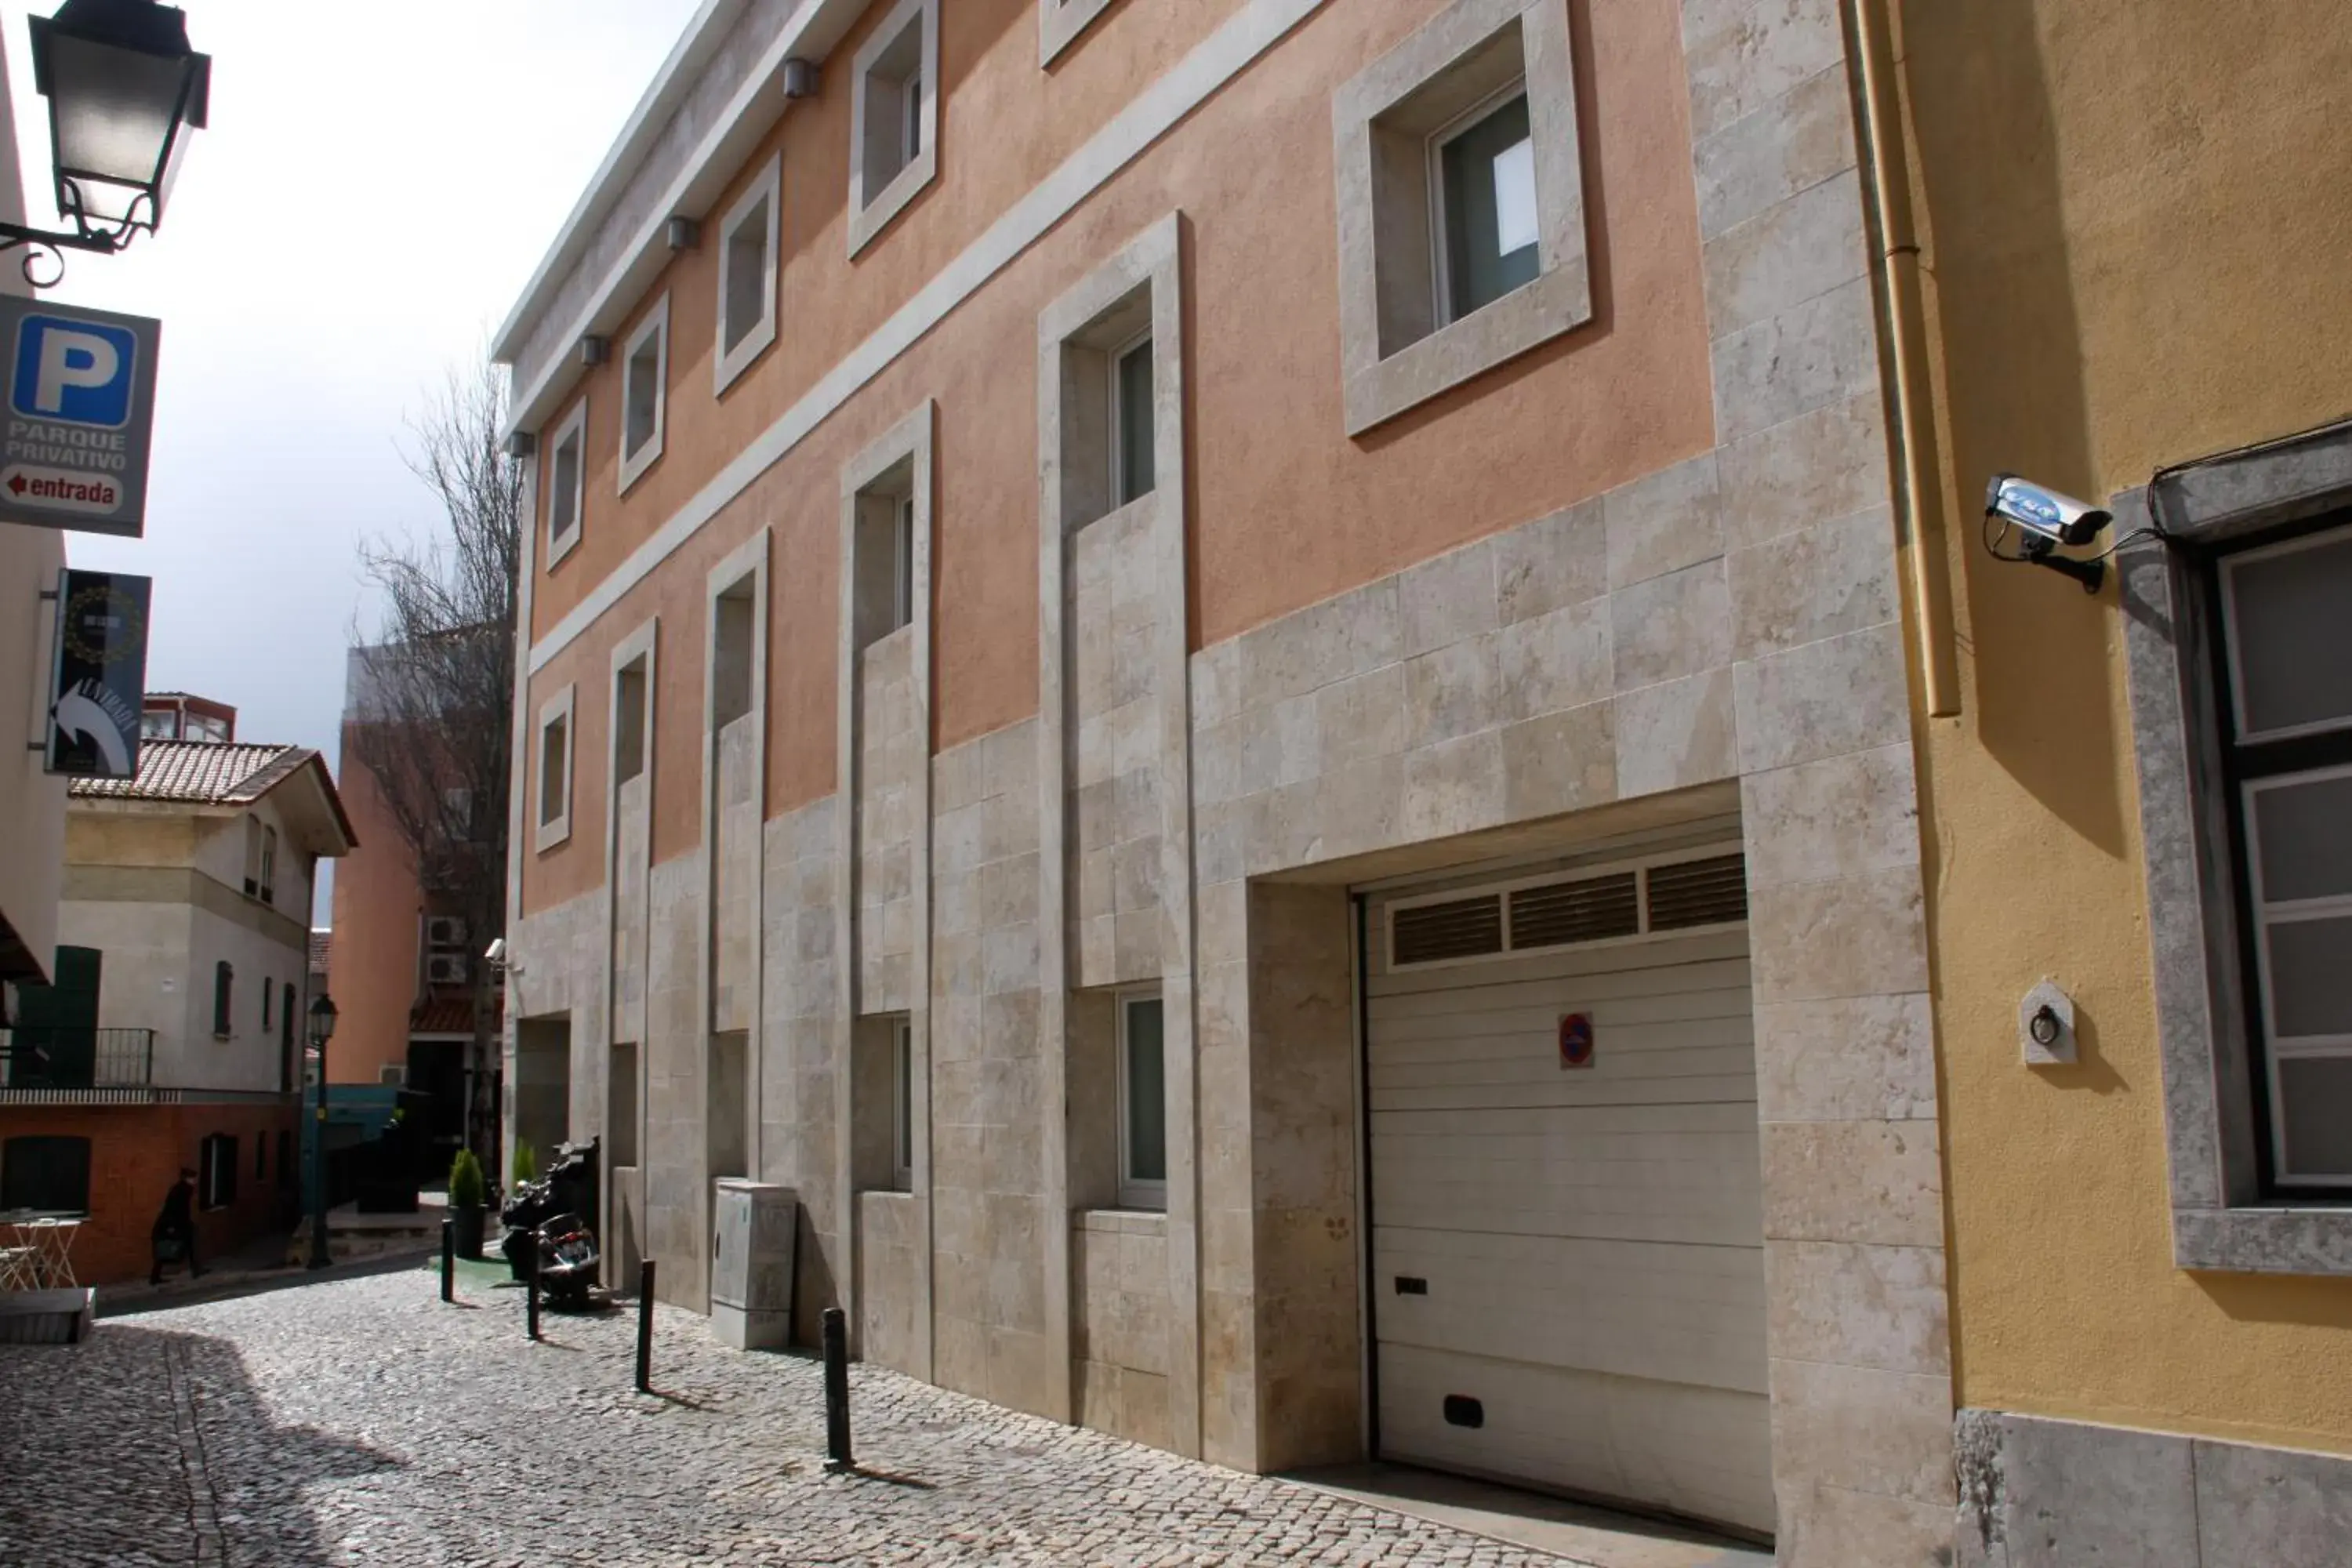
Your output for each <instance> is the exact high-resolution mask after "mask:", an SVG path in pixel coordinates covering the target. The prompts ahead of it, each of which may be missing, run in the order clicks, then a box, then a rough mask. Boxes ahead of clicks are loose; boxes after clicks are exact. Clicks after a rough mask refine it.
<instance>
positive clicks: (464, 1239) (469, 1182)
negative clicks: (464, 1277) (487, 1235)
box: [449, 1149, 485, 1258]
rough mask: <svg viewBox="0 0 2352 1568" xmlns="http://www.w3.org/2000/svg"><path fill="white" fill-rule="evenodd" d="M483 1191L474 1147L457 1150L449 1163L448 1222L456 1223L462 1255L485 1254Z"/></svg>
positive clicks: (479, 1166) (457, 1238)
mask: <svg viewBox="0 0 2352 1568" xmlns="http://www.w3.org/2000/svg"><path fill="white" fill-rule="evenodd" d="M484 1195H485V1194H484V1189H483V1184H482V1163H481V1162H480V1161H479V1160H477V1159H476V1158H474V1152H473V1151H472V1150H471V1149H460V1150H458V1151H457V1159H456V1160H455V1161H454V1162H453V1163H451V1164H450V1166H449V1223H450V1224H451V1225H452V1226H455V1227H456V1232H455V1235H454V1237H452V1239H453V1240H454V1241H455V1242H456V1243H457V1256H458V1257H460V1258H480V1257H481V1256H482V1215H483V1212H484V1211H483V1206H482V1203H483V1197H484Z"/></svg>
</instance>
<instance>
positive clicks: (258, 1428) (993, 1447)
mask: <svg viewBox="0 0 2352 1568" xmlns="http://www.w3.org/2000/svg"><path fill="white" fill-rule="evenodd" d="M467 1294H468V1298H469V1300H470V1301H471V1303H472V1304H471V1305H469V1306H466V1307H454V1308H453V1307H446V1306H444V1305H442V1304H441V1302H440V1301H439V1300H438V1299H437V1296H436V1280H435V1278H434V1276H433V1274H431V1273H430V1272H428V1271H425V1270H414V1271H405V1272H402V1273H398V1274H387V1275H382V1276H378V1277H375V1278H363V1279H341V1280H330V1281H322V1282H320V1283H318V1284H316V1285H311V1286H308V1287H305V1288H302V1289H292V1290H281V1291H278V1292H275V1293H272V1294H268V1295H263V1296H255V1297H249V1298H247V1299H244V1300H235V1301H225V1302H215V1303H210V1304H206V1305H203V1306H196V1307H190V1308H186V1309H182V1310H169V1311H158V1312H152V1313H149V1314H146V1315H144V1316H142V1317H139V1318H136V1319H128V1320H121V1321H109V1322H105V1323H102V1324H101V1325H100V1328H99V1331H98V1332H97V1333H96V1335H95V1336H94V1337H93V1338H92V1339H91V1340H89V1342H86V1343H84V1344H82V1345H80V1346H78V1347H73V1348H71V1349H54V1350H52V1349H45V1348H33V1347H16V1346H0V1454H5V1455H7V1456H8V1468H9V1471H10V1475H9V1479H8V1481H7V1484H6V1485H5V1487H0V1564H5V1565H7V1568H19V1565H22V1568H100V1565H104V1568H118V1565H121V1568H139V1565H144V1564H164V1563H175V1564H176V1563H204V1564H214V1563H218V1564H224V1565H227V1564H250V1565H254V1568H311V1565H316V1564H343V1563H388V1564H398V1565H408V1564H418V1565H424V1564H433V1565H444V1564H446V1565H450V1568H460V1565H462V1568H476V1565H484V1568H489V1565H495V1568H506V1565H509V1564H515V1565H521V1564H526V1563H527V1564H530V1565H531V1568H540V1565H542V1564H559V1563H560V1564H593V1565H596V1568H605V1565H623V1564H627V1565H635V1564H707V1565H730V1568H731V1565H734V1564H745V1563H762V1564H767V1563H774V1564H793V1565H794V1568H801V1565H809V1568H814V1565H821V1564H855V1563H916V1564H935V1563H938V1564H945V1563H956V1564H963V1563H1007V1564H1045V1563H1053V1564H1062V1563H1076V1564H1146V1563H1150V1564H1158V1563H1171V1564H1199V1565H1202V1568H1208V1565H1211V1564H1230V1565H1240V1564H1255V1563H1293V1564H1295V1563H1325V1564H1351V1565H1353V1564H1365V1565H1370V1564H1406V1563H1415V1564H1446V1565H1449V1568H1451V1565H1455V1564H1472V1565H1476V1568H1535V1565H1537V1564H1543V1563H1557V1562H1559V1559H1555V1558H1551V1557H1547V1556H1543V1555H1541V1554H1538V1553H1535V1552H1527V1551H1523V1550H1520V1549H1518V1548H1515V1547H1509V1546H1504V1545H1501V1544H1498V1543H1496V1542H1491V1541H1487V1540H1485V1539H1482V1538H1480V1537H1477V1536H1473V1535H1469V1534H1465V1533H1463V1532H1461V1531H1454V1530H1450V1529H1447V1528H1445V1527H1444V1526H1442V1525H1434V1524H1429V1523H1425V1522H1422V1521H1413V1520H1407V1519H1404V1518H1402V1517H1399V1516H1396V1515H1393V1514H1390V1513H1386V1512H1383V1511H1381V1510H1377V1509H1374V1508H1370V1507H1366V1506H1363V1505H1361V1504H1360V1503H1356V1502H1352V1501H1349V1500H1346V1499H1343V1498H1339V1497H1335V1496H1333V1495H1330V1494H1328V1493H1326V1492H1320V1491H1317V1490H1314V1489H1308V1488H1305V1487H1299V1486H1296V1485H1292V1484H1289V1483H1286V1482H1283V1481H1277V1480H1271V1479H1257V1478H1253V1477H1249V1476H1244V1475H1239V1474H1236V1473H1235V1472H1233V1471H1230V1470H1224V1469H1220V1468H1216V1467H1214V1466H1211V1465H1203V1464H1199V1463H1195V1462H1192V1461H1189V1460H1184V1459H1180V1458H1175V1457H1174V1456H1172V1455H1169V1454H1163V1453H1160V1452H1159V1451H1157V1450H1155V1449H1150V1448H1145V1447H1137V1446H1135V1445H1133V1444H1129V1443H1123V1442H1120V1441H1118V1440H1117V1439H1114V1438H1111V1437H1107V1436H1102V1435H1100V1434H1098V1433H1093V1432H1087V1431H1082V1430H1078V1429H1076V1428H1071V1427H1066V1426H1058V1425H1056V1424H1055V1423H1052V1422H1048V1421H1043V1420H1039V1419H1036V1418H1034V1417H1032V1416H1026V1415H1016V1414H1014V1413H1013V1412H1009V1411H1005V1410H1001V1409H998V1408H997V1407H995V1406H993V1405H986V1404H983V1403H982V1402H980V1401H977V1400H971V1399H966V1398H962V1397H961V1396H959V1395H955V1394H946V1393H943V1392H941V1391H940V1390H938V1389H934V1388H930V1387H928V1386H926V1385H924V1384H919V1383H916V1382H914V1381H912V1380H910V1379H908V1378H904V1377H900V1376H898V1375H896V1374H895V1373H887V1372H883V1371H879V1370H877V1369H872V1368H866V1367H857V1368H854V1369H853V1371H852V1388H853V1400H854V1408H855V1412H856V1426H857V1451H858V1458H859V1459H860V1461H861V1462H862V1464H863V1465H864V1467H866V1471H867V1472H868V1473H866V1474H862V1475H855V1476H833V1475H828V1474H826V1473H825V1472H824V1467H823V1453H824V1405H823V1394H822V1375H821V1369H820V1367H819V1366H818V1364H817V1363H815V1362H814V1360H811V1359H806V1358H803V1357H799V1356H782V1355H743V1354H739V1353H737V1352H730V1351H727V1350H724V1349H721V1348H719V1346H717V1345H715V1344H713V1343H712V1342H710V1339H709V1328H708V1325H707V1324H706V1323H705V1321H703V1320H702V1319H700V1318H698V1317H695V1316H693V1315H691V1314H688V1313H684V1312H677V1311H672V1310H663V1311H662V1312H661V1313H660V1314H659V1315H658V1318H657V1321H656V1376H655V1382H656V1385H657V1386H658V1387H659V1388H661V1389H662V1390H664V1391H665V1393H666V1394H667V1397H660V1398H654V1397H647V1396H645V1395H641V1394H636V1393H635V1391H634V1390H633V1389H632V1388H631V1386H630V1378H631V1373H632V1364H633V1359H634V1356H635V1317H634V1314H633V1313H629V1312H616V1313H613V1314H609V1315H607V1316H604V1317H601V1318H593V1319H582V1318H562V1317H556V1316H553V1315H550V1316H549V1317H547V1318H546V1320H545V1328H546V1333H547V1342H546V1343H543V1344H539V1345H533V1344H531V1343H530V1342H527V1341H526V1340H525V1339H524V1337H523V1333H522V1321H521V1318H522V1311H521V1303H520V1295H519V1293H518V1292H514V1291H500V1290H487V1289H470V1290H468V1292H467Z"/></svg>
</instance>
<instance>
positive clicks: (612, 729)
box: [604, 616, 661, 811]
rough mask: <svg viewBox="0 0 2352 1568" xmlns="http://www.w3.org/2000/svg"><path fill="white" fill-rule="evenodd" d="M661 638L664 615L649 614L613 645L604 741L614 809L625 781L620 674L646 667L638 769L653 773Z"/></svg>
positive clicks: (615, 809)
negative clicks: (609, 708)
mask: <svg viewBox="0 0 2352 1568" xmlns="http://www.w3.org/2000/svg"><path fill="white" fill-rule="evenodd" d="M660 637H661V617H660V616H647V617H646V620H645V622H644V623H643V624H642V625H640V626H638V627H637V628H636V629H635V631H633V632H631V633H629V634H628V636H626V637H623V638H622V639H621V640H620V641H619V642H617V643H615V644H614V645H613V658H612V666H613V668H612V682H611V686H610V690H609V696H610V700H611V713H610V716H609V721H608V722H607V724H606V726H605V733H604V742H605V752H606V756H605V762H606V763H607V765H608V766H609V767H610V768H611V770H612V779H613V786H614V787H613V791H612V798H613V800H614V803H615V805H614V811H617V810H618V805H617V803H618V801H619V799H620V786H621V784H624V783H625V782H626V781H625V780H624V779H623V778H622V777H621V675H622V672H623V671H625V670H626V669H627V668H629V667H630V666H631V665H633V664H637V663H640V662H642V663H643V664H644V666H645V705H646V711H645V716H644V720H643V721H642V723H641V725H640V733H639V737H638V745H639V748H640V751H641V752H642V756H641V759H640V763H639V768H638V772H639V773H651V772H652V771H653V765H654V757H655V755H656V752H655V750H654V717H655V710H656V709H657V708H658V707H659V706H660V704H659V703H657V702H656V700H655V693H656V689H657V688H656V686H655V684H654V682H655V679H656V668H655V665H656V658H657V657H658V647H659V642H660ZM630 776H631V777H632V778H635V777H636V776H637V774H634V773H633V774H631V775H630Z"/></svg>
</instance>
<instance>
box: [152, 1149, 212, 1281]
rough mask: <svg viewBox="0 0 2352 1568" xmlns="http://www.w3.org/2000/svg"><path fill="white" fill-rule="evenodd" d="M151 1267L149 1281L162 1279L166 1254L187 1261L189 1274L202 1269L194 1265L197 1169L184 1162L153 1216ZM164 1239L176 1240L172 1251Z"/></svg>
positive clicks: (168, 1240) (193, 1276)
mask: <svg viewBox="0 0 2352 1568" xmlns="http://www.w3.org/2000/svg"><path fill="white" fill-rule="evenodd" d="M153 1242H154V1258H155V1263H154V1268H153V1269H152V1271H151V1272H150V1273H149V1274H148V1276H147V1283H148V1284H150V1285H161V1284H162V1283H163V1264H164V1261H165V1259H166V1258H167V1257H177V1258H181V1259H183V1260H184V1261H185V1262H186V1264H187V1266H188V1278H189V1279H195V1278H197V1277H198V1276H200V1275H202V1274H203V1273H204V1270H203V1269H202V1268H198V1267H197V1265H196V1173H194V1171H191V1170H189V1169H188V1168H187V1167H186V1166H184V1165H183V1166H181V1167H180V1179H179V1180H178V1181H176V1182H174V1183H173V1184H172V1190H171V1191H170V1192H168V1193H166V1194H163V1213H161V1214H159V1215H156V1216H155V1229H154V1233H153ZM166 1243H173V1244H175V1245H174V1246H173V1251H172V1252H171V1253H169V1254H167V1253H166V1252H165V1251H164V1246H165V1244H166Z"/></svg>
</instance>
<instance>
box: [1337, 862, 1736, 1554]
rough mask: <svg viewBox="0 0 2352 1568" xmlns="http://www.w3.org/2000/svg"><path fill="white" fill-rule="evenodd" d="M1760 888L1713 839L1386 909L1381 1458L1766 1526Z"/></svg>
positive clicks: (1377, 1071)
mask: <svg viewBox="0 0 2352 1568" xmlns="http://www.w3.org/2000/svg"><path fill="white" fill-rule="evenodd" d="M1743 889H1744V872H1743V868H1742V867H1741V864H1740V861H1739V858H1738V856H1737V855H1736V854H1732V855H1727V854H1726V853H1725V852H1724V851H1723V850H1722V849H1720V848H1718V849H1716V850H1714V851H1712V852H1709V853H1706V854H1704V855H1702V856H1700V857H1698V858H1687V857H1686V858H1682V859H1679V860H1675V861H1671V862H1666V863H1662V864H1656V865H1646V866H1633V867H1619V868H1606V869H1604V870H1601V871H1592V870H1584V871H1579V872H1576V873H1574V874H1572V875H1570V874H1566V873H1560V874H1555V875H1554V876H1552V877H1550V878H1549V879H1534V880H1530V881H1524V882H1521V883H1518V884H1516V885H1506V886H1504V887H1501V888H1483V889H1472V890H1468V891H1463V890H1454V891H1448V892H1444V893H1439V894H1431V895H1423V896H1420V897H1416V898H1399V899H1396V900H1388V901H1385V902H1375V903H1374V904H1373V906H1372V910H1371V916H1372V926H1371V931H1372V935H1373V940H1372V941H1371V942H1369V943H1368V946H1369V947H1370V965H1369V972H1368V973H1367V975H1366V988H1367V993H1368V994H1367V999H1366V1000H1367V1007H1366V1017H1367V1023H1368V1025H1369V1033H1370V1116H1371V1166H1372V1184H1371V1188H1372V1215H1371V1219H1372V1281H1371V1285H1372V1290H1373V1293H1374V1294H1373V1313H1374V1331H1375V1338H1376V1343H1377V1352H1376V1353H1377V1357H1378V1360H1377V1373H1378V1381H1379V1413H1380V1443H1381V1452H1382V1454H1383V1456H1384V1457H1386V1458H1392V1459H1401V1460H1408V1461H1414V1462H1419V1463H1423V1464H1428V1465H1433V1466H1437V1467H1440V1468H1448V1469H1455V1470H1461V1471H1465V1472H1469V1473H1474V1474H1478V1475H1484V1476H1489V1477H1496V1478H1501V1479H1516V1480H1523V1481H1527V1482H1529V1483H1532V1484H1535V1485H1538V1486H1541V1487H1546V1488H1551V1489H1560V1490H1565V1491H1570V1492H1574V1493H1580V1494H1585V1495H1590V1496H1593V1497H1598V1498H1603V1499H1612V1500H1622V1501H1625V1502H1629V1503H1633V1504H1637V1505H1641V1506H1644V1507H1649V1508H1657V1509H1664V1510H1672V1511H1674V1512H1677V1513H1681V1514H1686V1515H1689V1516H1692V1517H1694V1518H1698V1519H1705V1520H1713V1521H1721V1522H1724V1523H1728V1524H1734V1525H1738V1526H1741V1527H1744V1528H1746V1529H1748V1530H1754V1531H1767V1532H1769V1531H1771V1530H1772V1528H1773V1521H1774V1511H1773V1504H1772V1468H1771V1423H1770V1417H1769V1405H1768V1402H1767V1397H1766V1384H1765V1354H1764V1263H1763V1218H1762V1208H1761V1177H1760V1172H1759V1158H1758V1146H1757V1117H1756V1052H1755V1037H1754V1027H1753V1020H1752V1009H1751V1005H1750V999H1749V991H1748V933H1747V928H1746V924H1745V920H1746V902H1745V895H1744V890H1743ZM1578 1018H1581V1019H1583V1020H1586V1021H1589V1024H1590V1034H1591V1065H1590V1066H1583V1067H1578V1066H1569V1065H1564V1063H1565V1062H1568V1061H1570V1060H1572V1059H1573V1058H1576V1057H1577V1056H1578V1055H1579V1054H1580V1053H1579V1052H1578V1050H1577V1048H1576V1047H1577V1037H1579V1036H1580V1033H1581V1031H1580V1030H1579V1029H1578V1028H1576V1027H1575V1026H1573V1025H1572V1024H1570V1022H1569V1021H1570V1020H1573V1019H1578ZM1564 1035H1566V1036H1568V1037H1569V1038H1568V1039H1567V1040H1565V1041H1564V1039H1563V1036H1564Z"/></svg>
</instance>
